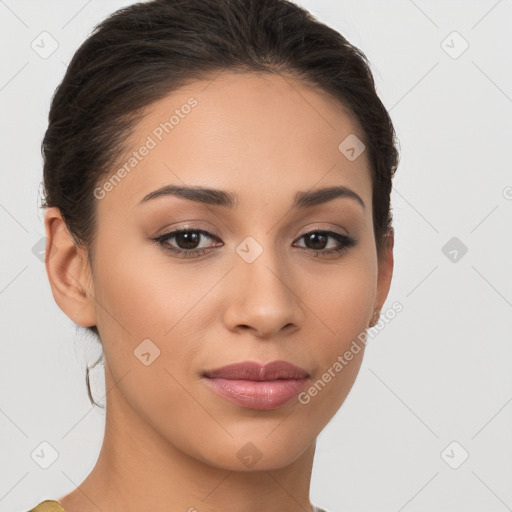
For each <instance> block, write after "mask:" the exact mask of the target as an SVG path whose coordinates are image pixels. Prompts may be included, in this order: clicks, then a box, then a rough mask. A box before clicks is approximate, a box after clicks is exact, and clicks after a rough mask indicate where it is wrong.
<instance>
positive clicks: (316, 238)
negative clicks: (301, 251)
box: [306, 233, 327, 249]
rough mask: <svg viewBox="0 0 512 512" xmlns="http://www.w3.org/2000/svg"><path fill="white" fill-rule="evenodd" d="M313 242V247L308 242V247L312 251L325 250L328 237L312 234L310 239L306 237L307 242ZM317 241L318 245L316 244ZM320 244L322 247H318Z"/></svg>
mask: <svg viewBox="0 0 512 512" xmlns="http://www.w3.org/2000/svg"><path fill="white" fill-rule="evenodd" d="M308 239H309V240H313V247H310V246H309V245H308V243H307V242H306V246H308V247H309V248H310V249H324V248H325V242H326V239H327V237H326V235H325V234H322V233H311V234H310V235H309V236H308V237H306V240H308ZM315 241H316V244H315ZM318 242H320V246H321V247H320V246H318Z"/></svg>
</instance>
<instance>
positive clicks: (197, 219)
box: [90, 73, 389, 471]
mask: <svg viewBox="0 0 512 512" xmlns="http://www.w3.org/2000/svg"><path fill="white" fill-rule="evenodd" d="M172 116H174V117H172ZM166 123H167V124H166ZM354 135H355V136H356V137H358V139H360V140H361V141H363V140H364V138H365V137H364V133H363V131H362V130H361V129H360V127H359V126H358V125H357V123H356V122H355V121H354V119H353V118H352V117H350V116H349V115H347V113H346V112H345V111H344V110H343V109H342V107H341V105H339V104H338V103H336V102H335V101H334V100H333V99H332V98H330V97H328V96H327V95H326V94H324V93H322V92H320V91H318V90H314V89H312V88H310V87H307V86H305V85H301V84H300V83H299V82H297V81H295V80H293V78H291V77H290V76H286V78H285V77H284V76H274V75H268V74H252V73H251V74H232V73H227V74H225V75H222V76H218V77H217V78H215V79H213V78H212V79H211V80H205V81H201V82H194V83H193V84H191V85H189V86H187V87H184V88H182V89H180V90H179V91H177V92H174V93H172V94H170V95H169V96H167V97H166V98H164V99H162V100H161V101H158V102H157V103H155V104H153V105H152V106H151V108H149V109H148V110H147V112H146V115H145V116H144V118H143V120H142V121H141V122H140V123H139V124H138V125H137V126H136V128H135V131H134V132H133V134H132V136H131V138H130V139H129V141H128V145H127V152H126V154H125V155H124V156H123V158H122V159H120V160H119V165H118V166H117V167H116V168H115V169H114V170H115V171H116V172H117V174H116V175H115V176H112V177H111V179H110V181H104V182H103V183H100V184H99V185H98V188H97V189H96V192H95V195H96V199H95V201H96V207H97V226H98V228H97V238H96V240H95V245H94V253H93V265H92V269H91V274H90V278H91V286H92V288H91V289H92V290H93V295H94V298H90V301H91V302H90V305H91V307H92V308H93V310H94V322H95V324H96V325H97V327H98V330H99V332H100V335H101V340H102V344H103V349H104V354H105V365H106V368H107V371H106V377H107V389H108V388H109V387H110V386H112V385H113V384H114V381H118V384H117V386H115V387H114V389H113V390H112V391H111V392H109V394H108V397H107V410H109V409H110V410H111V411H112V412H111V413H109V414H111V417H110V420H111V421H117V422H118V424H119V425H122V424H125V425H131V428H132V431H133V432H134V433H135V432H136V431H139V432H143V431H145V432H148V431H151V432H153V433H156V434H158V436H159V438H162V439H164V440H166V441H167V442H168V443H170V444H171V445H173V446H175V447H177V448H178V449H179V450H180V451H182V452H183V453H186V454H188V455H190V456H192V457H193V458H195V459H197V460H200V461H203V462H207V463H209V464H212V465H214V466H216V467H222V468H226V469H231V470H239V471H244V470H249V469H251V466H250V464H248V463H247V462H246V461H247V460H249V459H247V458H246V457H245V455H249V456H256V458H258V457H260V456H261V458H260V459H259V461H258V462H257V464H255V465H254V469H274V468H278V467H283V466H284V465H286V464H289V463H291V462H292V461H294V460H296V459H297V458H298V457H299V456H300V455H301V454H302V453H304V452H305V450H306V449H307V448H308V447H311V446H312V445H313V444H314V441H315V438H316V437H317V435H318V434H319V432H320V431H321V430H322V429H323V427H324V426H325V425H326V424H327V423H328V422H329V420H330V419H331V418H332V417H333V416H334V414H335V413H336V411H337V410H338V409H339V407H340V406H341V404H342V403H343V401H344V400H345V398H346V396H347V394H348V393H349V391H350V388H351V387H352V385H353V383H354V380H355V378H356V375H357V373H358V370H359V367H360V364H361V360H362V356H363V353H364V343H362V342H361V339H362V333H364V332H365V329H366V328H367V327H368V325H369V322H370V321H371V319H372V316H373V313H374V309H375V308H376V307H380V306H382V303H383V302H384V300H385V298H386V295H387V292H388V288H389V279H388V280H385V279H382V278H381V279H379V272H380V270H382V268H383V267H379V262H378V260H377V254H376V249H375V239H374V234H373V222H372V185H371V175H370V168H369V161H368V159H367V154H366V151H363V152H362V154H361V155H360V156H358V157H357V158H356V159H353V158H352V159H349V158H347V157H346V156H345V154H344V153H342V152H341V151H340V149H339V148H338V146H339V144H340V143H341V142H342V141H343V140H344V139H345V138H346V137H348V136H354ZM144 147H145V148H146V149H143V148H144ZM123 166H124V172H123V171H119V169H121V168H123ZM165 187H167V189H166V190H163V191H160V192H159V193H154V192H155V191H157V190H160V189H162V188H165ZM172 187H175V188H172ZM178 187H179V188H180V189H178ZM343 187H344V188H343ZM205 189H212V190H215V191H217V192H211V191H210V192H205ZM320 189H332V190H331V192H330V193H324V194H323V195H322V194H321V193H318V191H319V190H320ZM176 230H181V231H183V232H181V233H176ZM388 265H389V263H388ZM384 270H388V271H389V266H387V267H386V268H385V269H384ZM354 340H355V342H356V345H354ZM351 347H352V348H351ZM355 347H358V349H356V348H355ZM347 351H348V352H351V357H350V355H347ZM275 361H281V362H285V363H289V364H291V365H294V367H298V368H299V369H300V370H301V371H298V370H297V369H296V368H295V369H290V367H288V366H287V365H286V364H276V365H274V366H273V367H272V365H268V366H267V367H266V368H265V370H264V371H263V373H261V372H262V370H261V367H260V366H262V365H265V364H267V363H271V362H275ZM247 362H252V363H254V364H253V366H252V367H251V365H245V366H243V365H242V367H241V368H235V370H232V369H231V371H229V369H228V370H224V371H223V370H221V371H219V372H215V371H213V370H216V369H219V368H222V367H225V366H227V365H233V364H237V363H247ZM244 372H246V373H244ZM258 376H259V377H260V378H263V379H264V380H262V381H256V380H254V379H256V378H257V377H258ZM107 421H109V419H107ZM134 435H135V434H134ZM248 443H250V444H248ZM258 454H259V455H258Z"/></svg>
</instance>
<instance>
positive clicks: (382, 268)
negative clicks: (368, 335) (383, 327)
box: [370, 228, 395, 327]
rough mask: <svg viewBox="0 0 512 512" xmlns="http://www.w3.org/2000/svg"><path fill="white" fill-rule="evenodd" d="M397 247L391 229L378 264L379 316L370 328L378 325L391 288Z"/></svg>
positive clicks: (374, 318)
mask: <svg viewBox="0 0 512 512" xmlns="http://www.w3.org/2000/svg"><path fill="white" fill-rule="evenodd" d="M394 245H395V232H394V229H393V228H391V230H390V231H388V233H387V234H386V236H385V237H384V242H383V248H382V249H383V251H382V257H381V258H380V259H379V262H378V267H379V270H378V277H377V296H376V298H375V309H376V310H377V314H376V315H374V316H373V317H372V319H371V323H370V327H373V326H374V325H376V324H377V323H378V321H379V316H380V310H381V309H382V306H383V305H384V302H385V301H386V298H387V296H388V293H389V289H390V287H391V278H392V277H393V263H394V259H393V246H394Z"/></svg>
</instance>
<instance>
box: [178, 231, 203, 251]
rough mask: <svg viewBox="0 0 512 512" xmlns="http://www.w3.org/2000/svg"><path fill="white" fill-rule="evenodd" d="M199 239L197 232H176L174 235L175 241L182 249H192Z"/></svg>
mask: <svg viewBox="0 0 512 512" xmlns="http://www.w3.org/2000/svg"><path fill="white" fill-rule="evenodd" d="M198 240H199V234H198V233H178V234H177V235H176V242H177V243H178V245H179V246H180V247H182V246H183V245H184V246H185V247H182V248H183V249H194V248H195V247H196V246H197V242H198Z"/></svg>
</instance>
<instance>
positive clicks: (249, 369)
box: [203, 361, 309, 381]
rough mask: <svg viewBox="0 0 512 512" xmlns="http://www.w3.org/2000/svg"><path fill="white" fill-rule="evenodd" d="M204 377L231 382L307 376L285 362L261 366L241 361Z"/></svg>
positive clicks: (209, 372) (206, 373)
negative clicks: (229, 380)
mask: <svg viewBox="0 0 512 512" xmlns="http://www.w3.org/2000/svg"><path fill="white" fill-rule="evenodd" d="M203 376H204V377H208V378H221V379H232V380H254V381H265V380H277V379H306V378H308V377H309V374H308V372H307V371H306V370H304V369H303V368H300V367H298V366H295V365H294V364H291V363H288V362H286V361H271V362H269V363H266V364H261V363H258V362H255V361H243V362H240V363H234V364H229V365H227V366H222V367H221V368H215V369H214V370H207V371H205V372H203Z"/></svg>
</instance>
